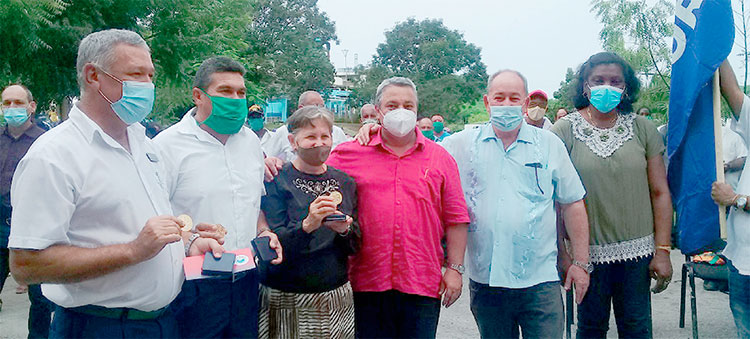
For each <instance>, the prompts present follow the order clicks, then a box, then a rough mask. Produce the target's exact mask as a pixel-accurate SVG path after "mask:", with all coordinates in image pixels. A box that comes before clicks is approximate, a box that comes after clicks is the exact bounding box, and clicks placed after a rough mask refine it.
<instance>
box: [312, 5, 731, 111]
mask: <svg viewBox="0 0 750 339" xmlns="http://www.w3.org/2000/svg"><path fill="white" fill-rule="evenodd" d="M733 3H734V5H735V7H736V6H737V4H736V3H735V2H734V1H733ZM318 6H319V8H320V9H321V10H322V11H324V12H326V13H327V14H328V16H329V17H330V18H331V19H332V20H333V21H334V22H335V23H336V33H337V34H338V37H339V43H340V44H339V45H335V44H334V45H333V46H332V48H331V61H332V62H333V64H334V66H336V67H337V68H339V67H344V65H345V62H344V53H343V50H348V53H347V58H346V66H348V67H352V66H353V65H354V64H355V54H356V55H357V56H358V58H357V63H358V64H367V63H369V62H370V61H371V60H372V56H373V55H374V54H375V50H376V48H377V46H378V44H380V43H383V42H384V41H385V35H384V32H385V31H387V30H391V29H393V27H394V26H395V25H396V24H397V23H399V22H402V21H404V20H406V19H407V18H409V17H414V18H416V19H417V20H422V19H426V18H431V19H435V18H439V19H442V20H443V23H444V24H445V26H446V27H448V28H449V29H454V30H457V31H459V32H461V33H462V34H463V35H464V39H465V40H466V41H467V42H469V43H473V44H474V45H476V46H477V47H479V48H481V50H482V61H483V62H484V63H485V65H487V71H488V72H489V73H490V74H491V73H493V72H495V71H497V70H499V69H503V68H512V69H516V70H518V71H520V72H521V73H523V74H524V75H525V76H526V77H527V78H528V81H529V90H534V89H542V90H544V91H545V92H547V94H548V95H549V96H552V92H554V91H555V90H557V89H558V88H559V85H560V81H562V80H563V79H564V78H565V71H566V69H567V68H568V67H572V68H573V69H574V70H575V69H576V68H577V67H578V66H579V65H580V64H581V63H583V62H584V61H585V60H586V59H587V58H588V57H589V56H591V55H592V54H594V53H597V52H600V51H602V47H601V41H600V40H599V31H600V30H601V28H602V24H601V23H600V22H599V20H598V18H597V17H596V16H595V15H594V14H593V13H591V12H590V2H589V1H588V0H572V1H571V0H569V1H559V0H526V1H517V0H496V1H490V0H458V1H457V0H379V1H352V0H318ZM737 53H738V50H737V48H736V47H735V50H734V51H732V56H731V57H730V61H731V62H732V63H733V66H735V70H736V71H737V72H738V74H737V75H738V78H740V76H741V74H740V73H739V72H740V70H739V69H738V65H739V64H740V59H739V58H738V57H736V56H735V55H736V54H737ZM741 81H742V80H741V79H740V82H741ZM417 86H419V84H417Z"/></svg>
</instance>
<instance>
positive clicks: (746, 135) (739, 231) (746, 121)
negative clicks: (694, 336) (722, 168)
mask: <svg viewBox="0 0 750 339" xmlns="http://www.w3.org/2000/svg"><path fill="white" fill-rule="evenodd" d="M732 129H733V130H734V131H735V132H737V133H738V134H739V135H740V136H741V137H742V140H743V141H744V142H745V144H746V145H750V99H748V97H747V96H745V99H744V100H743V102H742V109H741V110H740V119H739V121H738V120H735V119H732ZM749 168H750V166H745V167H744V168H742V175H741V176H740V182H739V184H737V189H736V192H737V193H738V194H743V195H750V174H748V173H747V172H748V171H750V170H749ZM724 255H726V256H727V258H729V260H731V261H732V265H734V267H736V268H737V270H738V271H740V273H741V274H743V275H750V213H748V212H745V211H742V210H738V209H737V208H736V207H732V209H731V211H730V212H729V218H728V219H727V247H726V248H725V249H724Z"/></svg>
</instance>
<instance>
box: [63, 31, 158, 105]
mask: <svg viewBox="0 0 750 339" xmlns="http://www.w3.org/2000/svg"><path fill="white" fill-rule="evenodd" d="M118 44H128V45H132V46H138V47H142V48H145V49H146V50H147V51H149V52H151V49H149V47H148V45H147V44H146V41H145V40H143V38H141V36H140V35H138V33H136V32H133V31H128V30H124V29H108V30H105V31H99V32H94V33H91V34H89V35H87V36H86V37H85V38H83V40H81V44H80V45H78V59H77V61H76V73H77V75H78V86H79V87H80V88H81V92H83V91H84V84H85V80H84V75H83V67H84V66H86V64H88V63H92V64H95V65H97V66H100V67H104V68H109V67H111V66H112V62H114V59H115V46H117V45H118Z"/></svg>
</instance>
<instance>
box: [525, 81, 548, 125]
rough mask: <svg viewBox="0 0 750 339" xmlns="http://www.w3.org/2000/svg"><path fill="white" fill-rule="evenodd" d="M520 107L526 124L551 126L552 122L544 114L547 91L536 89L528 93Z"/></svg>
mask: <svg viewBox="0 0 750 339" xmlns="http://www.w3.org/2000/svg"><path fill="white" fill-rule="evenodd" d="M522 108H523V111H524V117H525V118H526V123H527V124H529V125H531V126H534V127H537V128H541V129H549V128H550V127H552V122H550V121H549V119H547V117H545V116H544V115H545V114H546V113H547V93H544V91H542V90H540V89H538V90H536V91H533V92H531V93H529V96H528V97H526V99H525V100H524V102H523V106H522Z"/></svg>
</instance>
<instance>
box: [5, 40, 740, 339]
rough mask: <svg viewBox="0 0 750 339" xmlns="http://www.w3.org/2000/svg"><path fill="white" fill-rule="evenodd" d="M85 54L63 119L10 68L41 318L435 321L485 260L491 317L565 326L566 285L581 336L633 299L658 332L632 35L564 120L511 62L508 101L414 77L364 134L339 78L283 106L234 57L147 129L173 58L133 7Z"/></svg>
mask: <svg viewBox="0 0 750 339" xmlns="http://www.w3.org/2000/svg"><path fill="white" fill-rule="evenodd" d="M76 70H77V76H78V83H79V86H80V91H81V95H80V101H78V102H77V103H76V104H75V105H74V107H73V108H72V110H71V111H70V114H69V117H68V119H67V120H66V121H64V122H62V123H61V124H59V125H58V126H56V127H54V128H52V129H51V130H49V131H47V132H44V130H42V129H40V128H39V127H36V126H35V125H34V124H33V123H32V119H31V118H30V117H31V116H33V113H34V111H35V109H36V103H35V102H34V100H33V96H32V94H31V92H30V91H29V90H28V88H26V87H25V86H23V85H22V84H13V85H10V86H7V87H6V88H4V90H3V91H2V112H3V115H4V117H5V121H6V122H7V125H6V126H5V127H4V128H3V130H2V136H0V152H2V154H3V156H2V161H3V163H2V166H3V167H2V173H1V175H0V185H2V186H1V188H2V205H1V206H0V212H2V219H3V222H2V223H0V226H1V227H0V230H2V233H0V235H2V237H1V238H0V241H2V243H0V245H2V246H0V254H2V265H0V269H2V270H1V271H0V275H2V276H1V278H2V279H0V282H4V281H5V278H6V277H7V276H8V271H10V272H12V275H13V277H14V278H15V279H16V280H17V281H18V282H19V283H20V284H28V285H29V298H30V299H31V305H32V306H31V307H32V312H30V317H29V330H30V331H29V336H30V337H47V336H50V337H121V338H125V337H185V338H193V337H197V338H219V337H262V338H353V337H357V338H422V337H426V338H430V337H433V338H434V337H435V336H436V331H437V325H438V319H439V317H440V310H441V305H442V306H444V307H449V306H451V305H452V304H453V303H454V302H455V301H456V300H457V299H458V298H459V297H460V296H461V291H462V287H463V286H462V285H463V281H464V278H463V276H464V274H466V275H467V276H468V281H469V291H470V295H469V296H468V298H469V300H470V311H471V313H472V315H473V316H474V319H475V321H476V324H477V326H478V328H479V333H480V334H481V336H482V337H483V338H517V337H519V336H523V337H528V338H537V337H543V338H561V337H562V335H563V324H564V319H563V301H562V293H561V286H562V287H563V288H564V289H566V290H571V289H573V290H574V292H575V301H576V303H578V304H579V307H578V330H577V331H578V333H577V337H578V338H605V337H606V336H607V332H608V330H609V316H610V309H612V308H613V309H614V314H615V321H616V324H617V333H618V335H619V336H620V337H627V338H650V337H652V321H651V294H650V293H651V292H652V291H653V292H655V293H659V292H661V291H663V290H664V289H666V288H667V287H668V285H669V283H670V281H671V278H672V264H671V262H670V259H669V258H670V257H669V254H670V251H671V250H672V247H673V246H672V241H671V225H672V215H673V211H672V202H671V198H670V193H669V188H668V185H667V178H666V169H665V165H664V158H663V153H664V148H665V147H664V142H663V139H662V135H661V134H660V133H659V132H658V130H657V128H656V126H655V125H654V124H653V123H652V122H651V121H650V119H649V117H648V114H647V112H645V113H644V112H639V113H638V114H636V113H634V112H633V104H634V102H636V101H637V99H638V92H639V89H640V84H639V81H638V79H637V78H636V76H635V73H634V71H633V68H632V67H631V66H630V65H629V64H628V63H627V62H626V61H625V60H623V59H622V58H621V57H619V56H618V55H616V54H614V53H610V52H602V53H597V54H595V55H593V56H591V57H590V58H589V59H588V60H586V61H585V62H584V63H583V64H582V65H581V66H580V68H579V69H578V72H577V73H576V77H575V79H574V91H573V93H572V98H571V101H572V102H573V103H574V104H575V110H571V111H568V110H566V109H560V110H558V111H557V112H555V119H554V120H555V123H554V124H553V123H552V121H551V120H550V119H549V118H547V116H546V115H547V109H548V97H547V94H546V93H544V92H543V91H541V90H534V91H531V92H530V91H529V89H528V84H527V79H526V78H525V77H524V76H523V75H522V74H521V73H520V72H518V71H515V70H507V69H506V70H500V71H497V72H495V73H493V74H492V75H491V76H490V77H489V79H488V83H487V91H486V93H485V94H484V96H483V100H484V106H485V108H486V111H487V115H488V118H489V122H487V123H485V124H482V125H480V126H478V127H476V128H466V129H464V130H462V131H456V132H451V131H449V129H448V128H447V126H446V125H445V123H446V122H445V119H444V118H443V117H442V116H440V115H432V116H427V115H425V116H418V115H417V112H418V107H419V100H418V95H417V85H416V84H415V83H414V82H413V81H412V80H410V79H408V78H404V77H393V78H389V79H385V80H383V82H382V83H380V85H379V86H378V88H377V91H376V94H375V97H374V99H373V101H372V103H369V104H366V105H364V106H363V107H361V109H360V112H361V123H362V128H361V129H360V131H359V133H358V134H357V135H356V136H354V137H353V138H352V137H350V136H347V135H346V134H345V133H344V131H343V130H342V129H341V128H340V127H338V126H336V125H335V124H334V117H333V115H332V114H331V113H330V112H329V111H328V110H327V109H325V107H324V100H323V98H322V96H321V95H320V94H319V93H317V92H315V91H307V92H304V93H302V95H301V96H300V98H299V103H298V107H297V109H296V110H295V112H294V113H293V114H292V115H291V116H290V117H289V119H288V120H287V121H286V123H285V124H284V125H283V126H281V127H279V128H277V129H276V130H270V129H268V128H266V126H265V124H264V112H263V108H262V107H261V106H259V105H251V106H250V107H248V103H247V100H246V91H247V89H246V85H245V79H244V76H245V69H244V67H243V66H242V65H241V64H240V63H238V62H237V61H235V60H232V59H231V58H227V57H212V58H209V59H207V60H205V61H203V62H202V63H201V65H200V67H199V68H198V71H197V72H196V74H195V78H194V81H193V84H192V88H190V89H186V90H189V91H190V93H191V95H192V99H193V102H194V104H195V107H194V108H192V109H190V110H189V111H188V112H186V113H185V114H184V116H183V117H182V119H181V120H180V121H179V122H177V123H176V124H174V125H172V126H170V127H168V128H166V129H164V130H163V131H160V129H159V130H158V131H157V132H159V133H158V135H156V136H155V137H153V139H152V138H151V137H147V136H146V129H147V128H146V127H144V126H142V125H141V124H139V122H142V121H143V120H144V118H146V116H148V115H149V114H150V113H151V111H152V109H153V104H154V99H155V95H154V93H155V92H154V91H155V89H154V85H153V82H152V79H153V76H154V72H155V68H154V65H153V62H152V59H151V54H150V50H149V47H148V45H147V44H146V42H145V41H144V40H143V39H142V38H141V36H139V35H138V34H137V33H134V32H131V31H127V30H118V29H110V30H104V31H100V32H95V33H91V34H89V35H88V36H86V37H85V38H84V39H83V40H82V41H81V42H80V45H79V49H78V58H77V64H76ZM721 74H722V80H721V84H722V92H723V93H724V95H725V97H726V98H727V100H728V102H729V104H730V106H731V108H732V110H733V112H734V113H735V120H734V121H733V123H732V124H733V128H734V129H735V130H737V132H738V133H739V136H740V137H741V139H743V140H744V142H745V144H747V142H748V141H749V139H748V135H750V117H748V116H747V115H748V114H750V113H747V112H745V111H748V110H750V105H748V104H747V103H746V101H747V99H746V97H745V95H744V93H742V92H741V91H740V90H739V87H738V85H737V82H736V79H735V78H734V74H733V73H732V71H731V68H730V67H729V66H728V64H727V63H725V64H724V65H722V67H721ZM743 154H746V147H745V153H743ZM742 159H743V160H742V163H739V162H737V161H733V160H728V161H727V165H726V166H725V167H726V168H725V169H726V170H727V171H735V172H740V170H741V171H744V169H742V168H743V167H744V157H743V158H742ZM749 180H750V177H748V176H741V177H739V180H738V183H737V184H736V185H735V186H729V185H727V184H723V183H716V184H715V185H714V190H713V193H712V194H713V197H714V199H715V200H716V202H717V203H718V204H721V205H725V206H732V207H731V213H730V216H729V231H730V234H729V243H728V245H727V249H726V250H725V252H724V254H725V256H726V258H727V259H728V260H729V262H728V264H729V265H730V269H731V275H730V279H729V289H730V293H731V298H730V304H731V309H732V312H733V314H734V316H735V323H736V324H737V328H738V333H739V336H740V337H743V338H747V337H750V317H749V316H748V314H750V297H749V296H750V289H749V288H748V286H750V266H749V265H750V261H748V258H750V242H748V241H747V239H748V238H747V237H748V236H749V234H748V232H750V231H748V230H747V224H748V223H750V219H748V218H750V215H748V214H747V213H748V212H747V211H749V210H750V203H748V197H747V196H746V195H744V194H746V193H750V187H748V185H750V181H749ZM178 215H188V216H190V217H191V219H192V220H195V224H194V225H191V223H190V222H188V221H186V220H185V218H182V217H180V218H178V217H176V216H178ZM257 239H266V240H267V242H268V244H269V248H270V250H271V251H272V252H274V254H275V259H272V260H261V259H260V258H259V260H258V261H257V266H258V267H257V269H253V270H249V271H244V272H240V273H238V274H235V275H231V276H228V277H221V278H212V279H197V280H187V281H186V280H185V279H186V278H185V274H184V273H183V259H185V258H186V257H190V256H199V255H205V256H213V257H217V258H218V257H221V256H222V255H224V253H226V252H227V251H237V250H241V249H244V248H251V247H252V244H253V242H254V241H255V240H257ZM464 265H465V266H464ZM652 279H655V280H656V286H655V287H654V288H653V289H651V280H652ZM1 288H2V283H0V289H1ZM32 296H33V298H32ZM0 306H1V304H0ZM35 307H36V310H37V311H34V308H35ZM50 313H54V317H52V320H51V321H50ZM32 329H33V330H32Z"/></svg>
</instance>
